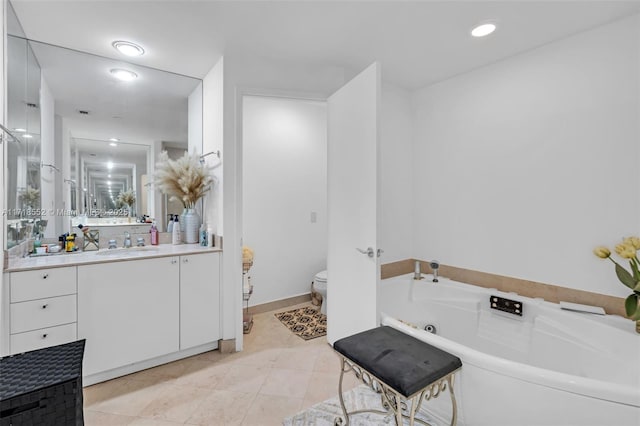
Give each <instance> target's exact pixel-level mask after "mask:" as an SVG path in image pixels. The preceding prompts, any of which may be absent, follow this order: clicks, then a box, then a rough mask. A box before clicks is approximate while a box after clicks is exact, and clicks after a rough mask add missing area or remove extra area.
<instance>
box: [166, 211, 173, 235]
mask: <svg viewBox="0 0 640 426" xmlns="http://www.w3.org/2000/svg"><path fill="white" fill-rule="evenodd" d="M167 232H168V233H172V232H173V215H172V214H170V215H169V223H167Z"/></svg>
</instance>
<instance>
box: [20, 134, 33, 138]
mask: <svg viewBox="0 0 640 426" xmlns="http://www.w3.org/2000/svg"><path fill="white" fill-rule="evenodd" d="M22 137H23V138H27V139H29V138H32V137H33V135H30V134H29V133H25V134H24V135H22Z"/></svg>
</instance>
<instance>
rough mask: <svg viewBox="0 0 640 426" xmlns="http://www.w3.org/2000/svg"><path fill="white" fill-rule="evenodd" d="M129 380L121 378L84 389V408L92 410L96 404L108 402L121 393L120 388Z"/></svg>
mask: <svg viewBox="0 0 640 426" xmlns="http://www.w3.org/2000/svg"><path fill="white" fill-rule="evenodd" d="M127 381H128V379H127V378H124V377H121V378H118V379H113V380H109V381H106V382H102V383H98V384H95V385H92V386H87V387H86V388H84V389H83V399H84V408H85V409H91V408H93V406H94V405H95V404H98V403H100V402H103V401H107V400H109V399H111V398H114V397H116V396H118V395H119V394H120V393H121V390H120V388H121V387H122V386H124V385H125V384H126V383H127Z"/></svg>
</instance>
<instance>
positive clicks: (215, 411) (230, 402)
mask: <svg viewBox="0 0 640 426" xmlns="http://www.w3.org/2000/svg"><path fill="white" fill-rule="evenodd" d="M255 397H256V395H255V394H253V393H240V392H230V391H223V390H214V391H212V392H211V393H210V394H209V395H208V396H207V398H205V399H204V401H203V402H202V403H201V404H200V406H199V407H198V409H196V411H195V412H194V413H193V414H192V415H191V417H190V418H189V419H188V420H187V424H193V425H206V426H223V425H224V426H235V425H240V424H241V423H242V420H243V419H244V417H245V415H246V413H247V410H248V409H249V407H250V406H251V403H252V402H253V400H254V399H255Z"/></svg>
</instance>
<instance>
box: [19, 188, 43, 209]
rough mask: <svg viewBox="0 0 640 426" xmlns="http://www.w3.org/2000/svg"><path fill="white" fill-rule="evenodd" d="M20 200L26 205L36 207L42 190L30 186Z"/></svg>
mask: <svg viewBox="0 0 640 426" xmlns="http://www.w3.org/2000/svg"><path fill="white" fill-rule="evenodd" d="M20 200H21V201H22V202H23V203H24V204H25V205H28V206H31V207H34V206H35V204H36V202H37V201H39V200H40V190H39V189H37V188H34V187H32V186H31V185H28V186H27V189H25V190H24V191H23V192H22V194H20Z"/></svg>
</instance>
